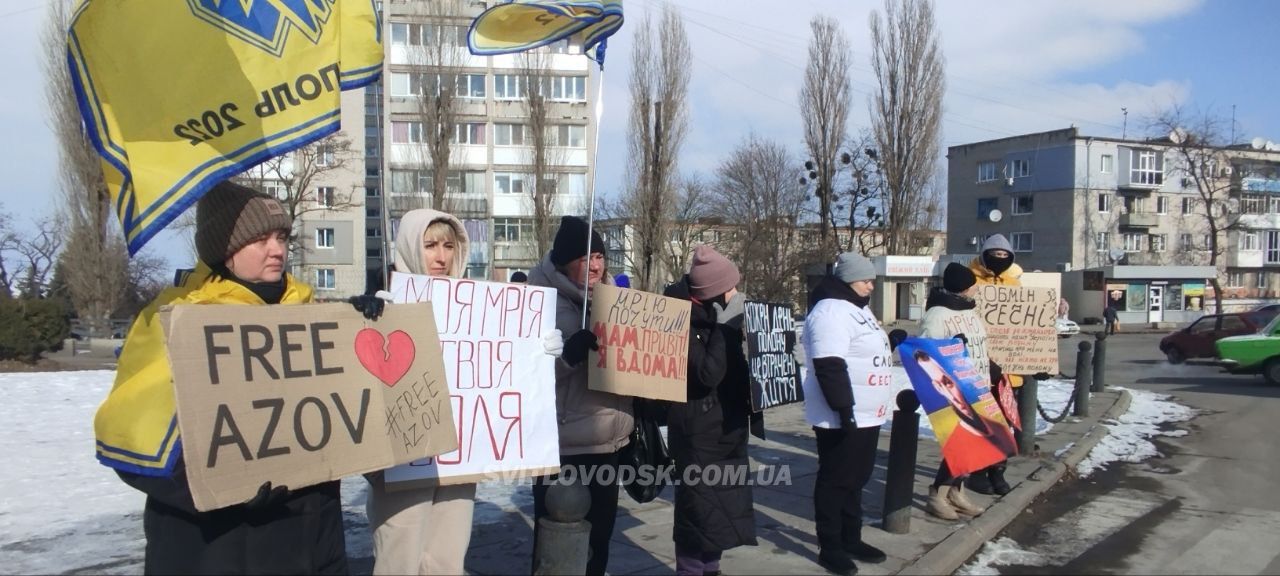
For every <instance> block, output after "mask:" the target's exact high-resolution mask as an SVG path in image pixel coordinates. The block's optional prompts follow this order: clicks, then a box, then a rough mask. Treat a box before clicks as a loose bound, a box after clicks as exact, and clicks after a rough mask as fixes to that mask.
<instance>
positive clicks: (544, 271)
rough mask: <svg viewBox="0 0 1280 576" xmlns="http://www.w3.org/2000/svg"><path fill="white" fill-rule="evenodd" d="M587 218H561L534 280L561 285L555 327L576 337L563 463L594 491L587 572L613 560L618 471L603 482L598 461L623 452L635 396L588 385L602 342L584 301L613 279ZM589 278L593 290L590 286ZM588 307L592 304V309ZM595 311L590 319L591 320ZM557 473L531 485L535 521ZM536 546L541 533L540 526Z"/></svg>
mask: <svg viewBox="0 0 1280 576" xmlns="http://www.w3.org/2000/svg"><path fill="white" fill-rule="evenodd" d="M588 230H589V228H588V224H587V222H586V221H585V220H582V219H581V218H576V217H573V216H565V217H563V218H561V220H560V229H559V231H557V232H556V236H555V240H553V242H552V246H551V251H550V252H549V253H547V256H546V257H545V258H543V260H542V261H541V262H539V263H538V265H537V266H535V267H534V268H533V270H530V271H529V285H531V286H547V287H551V288H555V289H556V327H557V328H559V330H560V331H561V332H562V333H563V334H569V335H570V336H569V337H568V338H567V339H566V340H565V342H564V352H563V354H562V355H561V357H560V362H557V363H556V420H557V422H558V423H559V431H560V465H561V466H562V467H566V466H573V467H576V468H577V469H578V473H577V474H576V476H577V478H578V479H579V481H585V480H586V479H591V481H590V482H588V483H586V487H587V489H588V490H589V491H590V493H591V509H590V510H589V511H588V512H587V517H586V520H587V521H588V522H590V523H591V536H590V538H589V540H590V549H591V554H590V557H589V559H588V560H587V574H604V572H605V568H606V567H607V566H608V563H609V540H610V539H611V538H612V537H613V524H614V520H615V519H616V517H617V513H618V483H617V474H606V475H605V477H606V479H610V480H611V482H609V483H607V484H605V483H601V482H599V481H597V479H598V478H599V477H600V476H599V475H597V474H596V473H595V471H596V470H598V469H600V467H605V466H612V467H616V466H617V465H618V455H619V452H620V451H621V450H622V449H623V448H624V447H626V445H627V442H628V439H629V438H630V436H631V431H632V429H633V428H634V426H635V422H634V419H633V418H632V412H631V404H632V398H631V397H630V396H619V395H616V394H609V393H607V392H599V391H596V390H591V389H589V388H588V387H587V365H586V360H587V356H588V352H589V351H590V350H595V349H597V348H598V345H597V343H596V336H595V334H593V333H592V332H591V331H590V330H589V329H587V328H584V327H583V325H582V312H583V308H584V307H585V306H587V305H588V303H589V300H588V297H589V295H590V290H591V289H592V288H593V287H595V286H597V285H599V284H610V285H611V284H613V278H612V277H610V276H609V274H607V273H606V271H605V263H604V252H605V248H604V240H603V239H602V238H601V237H600V235H599V234H598V233H596V232H595V231H592V232H591V233H590V240H589V242H588ZM584 282H585V283H586V286H587V292H585V293H584V291H583V285H584ZM587 310H588V312H589V311H590V308H587ZM589 322H590V318H589V317H588V324H587V326H588V327H589V326H590V323H589ZM558 479H559V476H558V475H556V476H551V477H543V478H542V479H540V480H539V481H537V482H535V483H534V485H533V511H534V522H535V525H536V522H537V521H538V520H540V519H541V518H543V517H545V516H546V515H547V488H548V487H549V486H550V485H551V483H554V482H555V481H557V480H558ZM534 536H535V542H534V549H535V550H536V549H537V542H536V537H537V532H536V531H535V532H534Z"/></svg>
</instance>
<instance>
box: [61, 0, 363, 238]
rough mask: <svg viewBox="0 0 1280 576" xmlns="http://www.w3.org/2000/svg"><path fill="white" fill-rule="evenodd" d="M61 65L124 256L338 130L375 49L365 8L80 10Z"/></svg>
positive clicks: (118, 4) (91, 3) (235, 4)
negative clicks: (276, 160) (253, 173)
mask: <svg viewBox="0 0 1280 576" xmlns="http://www.w3.org/2000/svg"><path fill="white" fill-rule="evenodd" d="M67 60H68V64H69V66H70V68H71V76H72V78H73V81H74V85H75V91H76V96H77V98H78V99H79V104H80V112H81V115H82V116H83V118H84V122H85V126H86V129H87V132H88V136H89V139H90V140H91V141H92V142H93V145H94V147H95V148H97V150H98V153H99V154H101V155H102V165H103V171H104V174H105V177H106V184H107V187H108V189H109V191H110V193H111V198H112V200H113V201H114V209H115V211H116V214H117V215H118V216H119V218H120V222H121V225H122V226H123V228H124V234H125V239H126V240H127V241H128V245H129V252H130V253H137V251H138V250H139V249H141V248H142V246H143V244H145V243H146V242H147V240H149V239H150V238H151V237H152V236H154V235H155V234H156V233H157V232H159V231H160V230H161V229H163V228H164V226H165V225H166V224H168V223H169V222H171V221H172V220H173V219H174V218H176V217H177V216H178V215H179V214H181V213H182V212H183V211H184V210H186V209H187V208H188V207H189V206H191V204H193V203H194V202H195V201H196V200H198V199H199V198H200V196H202V195H203V194H204V193H205V192H206V191H207V190H208V189H209V188H211V187H212V186H213V185H214V184H216V183H218V182H219V181H221V180H224V179H226V178H228V177H231V176H233V175H235V174H238V173H240V172H243V171H244V170H246V169H248V168H250V167H252V166H254V165H256V164H258V163H260V162H262V161H264V160H266V159H268V158H270V157H272V156H278V155H280V154H284V153H286V152H289V151H291V150H294V149H297V148H299V147H301V146H304V145H306V144H308V143H310V142H314V141H315V140H318V139H320V138H322V137H324V136H326V135H328V134H331V133H333V132H335V131H337V130H338V117H339V114H338V112H339V110H338V108H339V105H338V101H339V94H340V92H341V90H349V89H352V88H359V87H361V86H364V85H366V84H369V83H371V82H373V81H375V80H377V78H378V76H379V74H380V72H381V70H382V38H381V32H380V29H379V26H378V22H377V13H376V11H375V8H374V2H373V0H82V2H81V3H80V5H79V6H78V7H77V8H76V10H75V12H74V14H73V15H72V21H71V26H70V30H69V31H68V34H67Z"/></svg>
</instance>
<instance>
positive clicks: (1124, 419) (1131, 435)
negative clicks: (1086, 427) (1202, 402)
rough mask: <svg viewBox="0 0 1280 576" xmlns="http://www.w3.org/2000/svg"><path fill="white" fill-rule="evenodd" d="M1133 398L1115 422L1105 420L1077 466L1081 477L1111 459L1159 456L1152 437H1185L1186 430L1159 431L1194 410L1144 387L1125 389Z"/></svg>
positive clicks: (1183, 419) (1122, 459)
mask: <svg viewBox="0 0 1280 576" xmlns="http://www.w3.org/2000/svg"><path fill="white" fill-rule="evenodd" d="M1126 390H1128V391H1129V395H1130V397H1131V398H1132V400H1131V401H1130V403H1129V411H1128V412H1125V413H1124V415H1122V416H1120V418H1119V420H1117V421H1116V422H1114V423H1107V424H1106V426H1107V428H1108V432H1107V435H1106V436H1105V437H1103V438H1102V441H1101V442H1099V443H1098V445H1097V446H1095V447H1094V448H1093V450H1091V451H1090V452H1089V455H1088V456H1086V457H1085V459H1084V460H1082V461H1081V462H1080V464H1078V465H1077V466H1076V472H1077V473H1079V474H1080V476H1081V477H1087V476H1089V475H1090V474H1092V473H1094V472H1095V471H1097V470H1099V469H1101V468H1103V467H1105V466H1106V465H1107V464H1109V463H1111V462H1141V461H1143V460H1145V459H1147V458H1151V457H1153V456H1158V455H1159V452H1158V451H1157V450H1156V445H1155V444H1152V443H1151V441H1150V440H1148V439H1149V438H1151V437H1154V436H1167V437H1178V436H1185V435H1186V434H1187V431H1186V430H1162V429H1161V426H1162V425H1164V424H1169V423H1172V422H1185V421H1187V420H1190V419H1191V418H1192V417H1194V416H1195V415H1196V412H1195V410H1193V409H1191V408H1188V407H1187V406H1183V405H1182V404H1178V403H1176V402H1173V401H1171V400H1170V396H1167V395H1164V394H1156V393H1154V392H1147V391H1145V390H1132V389H1127V388H1126Z"/></svg>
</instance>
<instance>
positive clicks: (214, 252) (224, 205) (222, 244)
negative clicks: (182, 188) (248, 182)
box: [196, 180, 293, 266]
mask: <svg viewBox="0 0 1280 576" xmlns="http://www.w3.org/2000/svg"><path fill="white" fill-rule="evenodd" d="M291 228H293V222H292V221H291V220H290V219H289V214H288V213H286V212H285V210H284V206H282V205H281V204H280V201H279V200H276V199H275V198H272V197H271V196H269V195H267V194H263V193H262V192H258V191H257V190H254V189H252V188H248V187H246V186H241V185H239V184H236V183H234V182H231V181H229V180H227V181H223V182H221V183H219V184H218V185H217V186H214V187H213V189H212V190H209V191H208V192H206V193H205V195H204V197H202V198H200V202H199V203H198V204H197V205H196V253H197V254H198V255H199V256H200V260H201V261H203V262H204V263H205V264H208V265H210V266H218V265H220V264H222V263H223V262H226V261H227V259H228V258H230V257H231V255H233V254H235V253H236V252H238V251H239V250H240V249H241V248H244V247H245V246H247V245H248V244H250V243H251V242H253V241H254V240H257V239H258V238H261V237H262V236H263V235H264V234H267V233H269V232H274V231H276V230H284V231H285V232H288V231H289V230H290V229H291Z"/></svg>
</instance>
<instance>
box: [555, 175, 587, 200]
mask: <svg viewBox="0 0 1280 576" xmlns="http://www.w3.org/2000/svg"><path fill="white" fill-rule="evenodd" d="M559 186H560V193H561V194H567V195H574V196H584V195H586V193H587V175H586V174H561V175H560V178H559Z"/></svg>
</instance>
